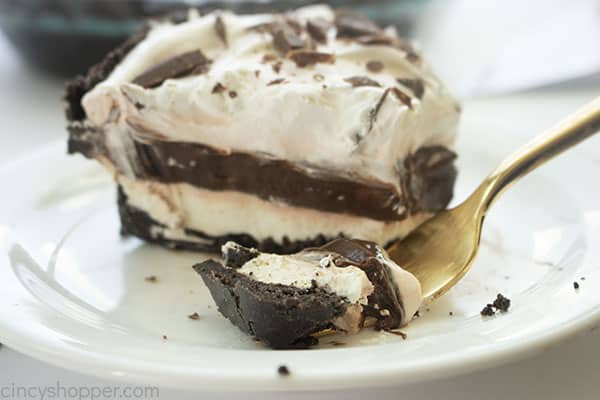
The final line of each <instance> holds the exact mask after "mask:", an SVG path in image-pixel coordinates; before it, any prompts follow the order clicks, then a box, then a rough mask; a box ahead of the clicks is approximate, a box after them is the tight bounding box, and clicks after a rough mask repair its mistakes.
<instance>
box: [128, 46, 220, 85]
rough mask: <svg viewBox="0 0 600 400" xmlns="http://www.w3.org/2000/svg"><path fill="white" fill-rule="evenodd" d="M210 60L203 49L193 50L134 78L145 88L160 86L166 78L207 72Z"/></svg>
mask: <svg viewBox="0 0 600 400" xmlns="http://www.w3.org/2000/svg"><path fill="white" fill-rule="evenodd" d="M209 64H210V60H209V59H208V58H206V57H205V56H204V54H203V53H202V51H201V50H193V51H189V52H187V53H183V54H180V55H178V56H176V57H173V58H171V59H168V60H166V61H163V62H162V63H160V64H157V65H155V66H153V67H150V68H149V69H147V70H146V71H144V72H143V73H142V74H140V75H139V76H138V77H136V78H135V79H134V80H133V83H135V84H137V85H140V86H142V87H144V88H154V87H157V86H160V85H161V84H162V83H163V82H164V81H165V80H167V79H172V78H180V77H183V76H185V75H188V74H192V73H201V72H206V71H207V69H208V65H209Z"/></svg>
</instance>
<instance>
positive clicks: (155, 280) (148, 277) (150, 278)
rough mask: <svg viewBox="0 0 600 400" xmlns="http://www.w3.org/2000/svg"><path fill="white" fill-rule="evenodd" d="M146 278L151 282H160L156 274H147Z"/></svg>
mask: <svg viewBox="0 0 600 400" xmlns="http://www.w3.org/2000/svg"><path fill="white" fill-rule="evenodd" d="M144 280H145V281H146V282H150V283H156V282H158V278H157V277H156V276H154V275H150V276H147V277H145V278H144Z"/></svg>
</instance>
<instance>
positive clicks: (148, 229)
mask: <svg viewBox="0 0 600 400" xmlns="http://www.w3.org/2000/svg"><path fill="white" fill-rule="evenodd" d="M117 204H118V208H119V216H120V218H121V235H123V236H129V235H131V236H136V237H138V238H140V239H143V240H145V241H147V242H149V243H155V244H159V245H161V246H164V247H168V248H170V249H175V250H191V251H201V252H208V253H219V252H220V251H221V246H223V245H224V244H225V243H227V242H229V241H232V242H236V243H238V244H240V245H242V246H244V247H249V248H255V249H257V250H259V251H261V252H265V253H276V254H292V253H297V252H299V251H301V250H303V249H305V248H307V247H319V246H322V245H324V244H325V243H327V242H329V241H330V240H332V239H335V238H333V237H329V238H328V237H325V236H323V235H318V236H316V237H314V238H309V239H307V240H289V239H288V238H287V237H284V238H283V240H282V241H281V242H278V241H275V240H274V239H272V238H267V239H264V240H257V239H256V238H254V237H253V236H251V235H248V234H229V235H223V236H211V235H207V234H206V233H204V232H200V231H196V230H192V229H186V230H185V233H186V234H187V235H189V236H193V237H194V238H197V239H198V241H184V240H174V239H169V238H166V237H165V236H164V235H163V234H162V231H163V230H164V229H166V227H165V225H163V224H161V223H160V222H158V221H155V220H154V219H153V218H152V217H151V216H150V215H148V213H146V212H145V211H142V210H140V209H138V208H135V207H133V206H131V205H130V204H129V203H128V202H127V195H126V194H125V192H124V191H123V189H122V188H121V187H120V186H119V188H118V195H117ZM338 237H342V235H339V236H338Z"/></svg>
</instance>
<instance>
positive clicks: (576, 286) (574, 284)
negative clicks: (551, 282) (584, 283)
mask: <svg viewBox="0 0 600 400" xmlns="http://www.w3.org/2000/svg"><path fill="white" fill-rule="evenodd" d="M573 287H574V288H575V290H577V289H579V283H577V282H573Z"/></svg>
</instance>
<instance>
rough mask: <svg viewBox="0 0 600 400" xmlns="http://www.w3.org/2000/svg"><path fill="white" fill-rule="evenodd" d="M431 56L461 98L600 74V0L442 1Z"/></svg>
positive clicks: (427, 17) (422, 36)
mask: <svg viewBox="0 0 600 400" xmlns="http://www.w3.org/2000/svg"><path fill="white" fill-rule="evenodd" d="M417 38H418V39H419V41H420V42H421V44H422V46H423V48H424V51H425V53H426V58H427V59H429V60H430V62H431V63H432V64H433V66H434V68H435V69H436V71H437V73H438V74H439V75H440V76H441V78H442V79H443V80H444V82H446V83H447V84H448V86H449V87H450V88H451V90H453V92H454V93H456V94H457V95H458V96H459V97H461V98H467V97H475V96H482V95H488V94H498V93H507V92H514V91H519V90H525V89H533V88H539V87H544V86H547V85H553V84H556V83H560V82H565V81H571V80H574V79H581V78H582V77H590V78H596V79H595V80H596V81H597V77H598V75H600V0H570V1H569V0H561V1H548V0H528V1H522V0H503V1H478V0H455V1H434V2H432V4H431V7H429V9H428V11H427V12H425V13H424V18H423V20H422V21H420V23H419V24H418V32H417Z"/></svg>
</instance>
